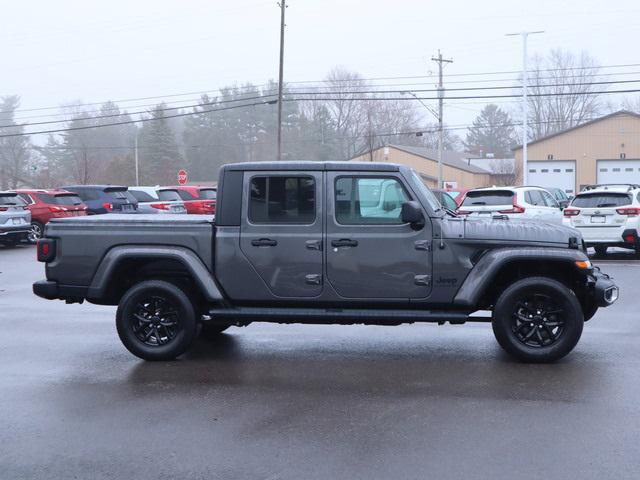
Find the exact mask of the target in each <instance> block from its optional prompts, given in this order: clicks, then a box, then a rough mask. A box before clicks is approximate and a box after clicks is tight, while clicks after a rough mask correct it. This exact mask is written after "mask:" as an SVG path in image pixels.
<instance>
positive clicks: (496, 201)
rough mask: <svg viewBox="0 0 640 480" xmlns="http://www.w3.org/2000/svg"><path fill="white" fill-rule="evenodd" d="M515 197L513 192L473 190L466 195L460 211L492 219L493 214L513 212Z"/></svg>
mask: <svg viewBox="0 0 640 480" xmlns="http://www.w3.org/2000/svg"><path fill="white" fill-rule="evenodd" d="M513 196H514V192H513V191H512V190H471V191H469V192H467V194H466V195H465V197H464V200H463V201H462V204H461V205H460V208H459V210H460V211H461V213H462V214H468V215H470V216H473V217H487V218H491V216H492V215H493V214H499V213H500V212H506V211H509V210H512V209H513V205H514V199H513Z"/></svg>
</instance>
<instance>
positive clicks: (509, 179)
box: [489, 158, 518, 187]
mask: <svg viewBox="0 0 640 480" xmlns="http://www.w3.org/2000/svg"><path fill="white" fill-rule="evenodd" d="M489 169H490V170H491V174H492V183H493V184H494V185H496V186H499V187H505V186H508V185H515V183H516V182H517V181H518V167H517V165H516V162H514V161H513V160H510V159H507V158H496V159H493V160H492V161H491V162H490V163H489Z"/></svg>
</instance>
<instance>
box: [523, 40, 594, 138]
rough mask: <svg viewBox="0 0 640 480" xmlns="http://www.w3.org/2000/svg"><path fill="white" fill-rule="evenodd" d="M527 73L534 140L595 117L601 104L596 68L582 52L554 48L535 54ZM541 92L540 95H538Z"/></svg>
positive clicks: (530, 118)
mask: <svg viewBox="0 0 640 480" xmlns="http://www.w3.org/2000/svg"><path fill="white" fill-rule="evenodd" d="M532 64H533V65H532V71H531V72H530V74H529V85H530V87H529V94H530V96H529V125H530V129H529V132H530V137H531V139H536V138H540V137H544V136H546V135H549V134H552V133H555V132H558V131H561V130H565V129H567V128H571V127H573V126H575V125H578V124H580V123H583V122H585V121H587V120H590V119H592V118H594V117H596V116H598V115H599V114H600V113H601V112H602V108H603V104H602V101H601V97H600V95H598V94H597V93H595V92H597V91H599V90H602V89H603V88H604V87H603V86H602V85H593V82H594V81H597V79H598V77H597V75H598V73H599V68H598V67H597V62H596V60H595V59H594V58H593V57H591V56H589V54H587V53H586V52H581V53H580V55H575V54H573V53H571V52H568V51H566V50H563V49H555V50H552V51H551V52H549V54H548V55H547V56H546V57H544V58H543V57H540V56H535V57H533V61H532ZM542 95H544V96H542Z"/></svg>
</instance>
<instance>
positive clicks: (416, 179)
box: [411, 169, 442, 212]
mask: <svg viewBox="0 0 640 480" xmlns="http://www.w3.org/2000/svg"><path fill="white" fill-rule="evenodd" d="M411 175H412V176H413V183H414V187H416V188H418V190H419V191H420V193H421V194H422V196H423V197H424V198H425V199H426V200H427V203H428V204H429V206H430V207H431V209H432V210H433V211H434V212H437V211H438V210H442V205H440V202H439V201H438V199H437V198H436V196H435V195H434V194H433V192H432V191H431V190H429V188H428V187H427V186H426V185H425V184H424V182H423V181H422V177H421V176H420V174H419V173H418V172H416V171H415V170H413V169H411Z"/></svg>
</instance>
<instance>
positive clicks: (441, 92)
mask: <svg viewBox="0 0 640 480" xmlns="http://www.w3.org/2000/svg"><path fill="white" fill-rule="evenodd" d="M431 60H433V61H434V62H436V63H437V64H438V188H443V183H442V150H443V145H444V125H443V121H442V120H443V115H444V87H443V84H442V64H443V63H453V60H444V59H443V58H442V53H440V50H438V56H437V57H432V58H431Z"/></svg>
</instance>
